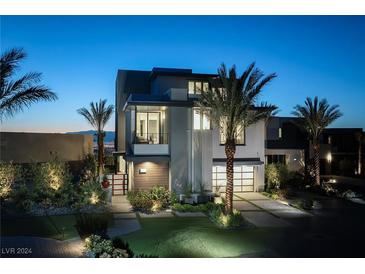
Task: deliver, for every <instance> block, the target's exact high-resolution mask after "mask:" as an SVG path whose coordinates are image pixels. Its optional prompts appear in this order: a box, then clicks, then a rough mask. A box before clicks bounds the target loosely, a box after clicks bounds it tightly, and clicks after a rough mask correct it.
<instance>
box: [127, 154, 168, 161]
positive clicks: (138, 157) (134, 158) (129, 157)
mask: <svg viewBox="0 0 365 274" xmlns="http://www.w3.org/2000/svg"><path fill="white" fill-rule="evenodd" d="M124 159H125V160H126V161H131V162H166V161H170V156H168V155H125V156H124Z"/></svg>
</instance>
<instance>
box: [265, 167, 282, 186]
mask: <svg viewBox="0 0 365 274" xmlns="http://www.w3.org/2000/svg"><path fill="white" fill-rule="evenodd" d="M265 178H266V184H267V189H279V188H280V173H279V169H278V167H277V165H276V164H268V165H266V166H265Z"/></svg>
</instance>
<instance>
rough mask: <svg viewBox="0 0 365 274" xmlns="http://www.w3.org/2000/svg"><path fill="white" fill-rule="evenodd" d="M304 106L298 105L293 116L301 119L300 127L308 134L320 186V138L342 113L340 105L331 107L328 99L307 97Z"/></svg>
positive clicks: (316, 177)
mask: <svg viewBox="0 0 365 274" xmlns="http://www.w3.org/2000/svg"><path fill="white" fill-rule="evenodd" d="M304 104H305V105H304V106H301V105H296V106H295V107H294V111H293V112H292V114H293V115H295V116H297V117H299V118H301V120H300V122H298V125H299V126H300V127H302V128H303V129H304V130H305V131H306V132H307V133H308V137H309V139H310V143H311V145H312V148H313V155H314V173H315V180H316V184H317V185H320V183H321V180H320V162H319V161H320V160H319V158H320V144H319V138H320V136H321V134H322V132H323V130H324V129H325V128H326V127H327V126H329V125H330V124H331V123H332V122H334V121H335V120H336V119H338V118H340V117H341V116H342V113H341V112H340V110H339V109H338V108H339V106H338V105H333V106H330V105H329V104H328V102H327V100H326V99H322V100H320V101H319V100H318V97H317V96H316V97H314V100H312V99H311V98H309V97H307V98H306V100H305V102H304Z"/></svg>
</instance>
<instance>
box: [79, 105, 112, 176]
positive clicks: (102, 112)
mask: <svg viewBox="0 0 365 274" xmlns="http://www.w3.org/2000/svg"><path fill="white" fill-rule="evenodd" d="M113 110H114V107H113V105H108V106H107V105H106V100H101V99H100V100H99V103H98V102H96V103H94V102H91V103H90V111H89V110H88V109H86V108H80V109H78V110H77V112H78V113H79V114H80V115H82V116H84V117H85V119H86V120H87V121H88V122H89V124H90V125H91V126H93V127H94V129H95V130H96V131H97V133H96V134H97V137H98V173H99V175H101V174H103V172H104V137H105V132H104V127H105V125H106V123H107V122H108V121H109V119H110V117H111V115H112V114H113Z"/></svg>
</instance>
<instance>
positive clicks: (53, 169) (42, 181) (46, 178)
mask: <svg viewBox="0 0 365 274" xmlns="http://www.w3.org/2000/svg"><path fill="white" fill-rule="evenodd" d="M30 173H31V176H32V178H33V181H34V199H35V202H37V203H40V204H41V205H42V206H43V207H49V206H57V207H63V206H70V205H72V203H73V202H74V200H75V195H76V191H75V186H74V185H73V183H72V181H71V179H72V176H71V173H70V170H69V167H68V164H67V163H65V162H63V161H60V160H59V159H58V157H57V156H55V157H54V158H53V159H52V160H51V161H49V162H46V163H40V164H33V165H32V167H31V172H30Z"/></svg>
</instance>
